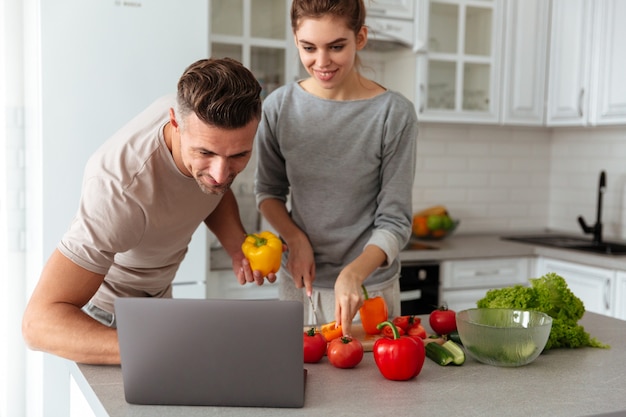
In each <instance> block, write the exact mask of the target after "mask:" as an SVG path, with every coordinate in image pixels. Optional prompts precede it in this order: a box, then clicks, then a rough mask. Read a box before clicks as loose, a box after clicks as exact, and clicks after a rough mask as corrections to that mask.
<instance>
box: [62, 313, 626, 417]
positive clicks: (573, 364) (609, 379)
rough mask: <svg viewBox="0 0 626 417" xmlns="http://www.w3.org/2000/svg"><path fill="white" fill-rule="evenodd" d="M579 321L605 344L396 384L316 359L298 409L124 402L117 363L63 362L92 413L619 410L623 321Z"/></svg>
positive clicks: (372, 367) (625, 339)
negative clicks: (519, 364)
mask: <svg viewBox="0 0 626 417" xmlns="http://www.w3.org/2000/svg"><path fill="white" fill-rule="evenodd" d="M426 323H427V321H426ZM426 323H425V324H426ZM580 324H582V325H583V326H585V329H586V330H587V331H588V332H589V333H591V335H592V336H594V337H596V338H598V339H599V340H600V341H602V342H604V343H608V344H610V345H611V346H612V348H611V349H596V348H581V349H555V350H551V351H548V352H546V353H544V354H542V355H540V356H539V358H537V360H536V361H535V362H533V363H531V364H529V365H527V366H523V367H519V368H499V367H494V366H490V365H485V364H481V363H479V362H476V361H474V360H473V359H471V358H467V360H466V362H465V364H464V365H462V366H458V367H457V366H447V367H441V366H439V365H436V364H435V363H434V362H432V361H431V360H429V359H428V358H427V359H426V361H425V363H424V367H423V368H422V371H421V373H420V374H419V375H418V376H417V378H415V379H413V380H411V381H403V382H397V381H389V380H386V379H384V378H383V377H382V376H381V374H380V373H379V371H378V369H377V368H376V364H375V363H374V359H373V356H372V353H365V356H364V358H363V361H362V362H361V363H360V364H359V365H358V366H357V367H356V368H354V369H337V368H334V367H333V366H332V365H330V363H329V362H328V359H327V358H323V359H322V361H321V362H320V363H317V364H305V367H306V368H307V369H308V378H307V383H306V394H305V406H304V408H301V409H273V408H272V409H270V408H240V407H179V406H140V405H133V404H128V403H127V402H126V401H125V400H124V392H123V385H122V374H121V369H120V367H119V366H93V365H81V364H76V363H74V362H70V361H68V362H67V364H68V367H69V368H70V372H71V374H72V376H73V377H74V379H75V380H76V382H77V385H78V387H79V388H80V389H81V390H82V392H83V394H84V395H85V397H86V399H87V401H88V402H89V404H90V406H91V407H92V409H93V410H94V414H95V415H96V416H98V417H103V416H110V417H119V416H125V417H134V416H136V417H140V416H151V417H161V416H163V417H165V416H176V417H179V416H214V415H215V416H217V415H219V416H235V415H236V416H246V415H250V416H273V417H274V416H281V415H289V416H320V415H332V416H358V417H363V416H388V415H391V414H393V415H398V416H405V415H459V416H477V417H478V416H480V417H484V416H504V415H506V416H508V417H516V416H520V417H527V416H551V417H559V416H563V417H575V416H590V415H598V414H605V413H616V412H619V411H623V412H624V413H625V414H626V396H624V393H625V392H626V349H625V348H624V346H625V345H626V321H623V320H618V319H613V318H610V317H606V316H602V315H598V314H593V313H586V314H585V316H584V317H583V319H582V320H581V322H580ZM268 383H271V381H268ZM625 414H622V413H620V414H619V415H625ZM611 415H618V414H611Z"/></svg>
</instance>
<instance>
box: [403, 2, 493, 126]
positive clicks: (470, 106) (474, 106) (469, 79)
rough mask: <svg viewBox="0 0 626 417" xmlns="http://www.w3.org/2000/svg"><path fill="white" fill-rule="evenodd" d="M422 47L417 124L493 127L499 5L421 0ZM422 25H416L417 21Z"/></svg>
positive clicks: (418, 72)
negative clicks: (422, 16) (474, 124)
mask: <svg viewBox="0 0 626 417" xmlns="http://www.w3.org/2000/svg"><path fill="white" fill-rule="evenodd" d="M421 5H422V6H421V7H420V13H424V14H426V16H427V17H428V18H427V19H426V24H427V28H420V30H422V31H425V32H426V35H425V39H426V41H425V44H424V45H423V48H422V50H420V53H418V57H417V80H418V81H417V91H416V93H415V96H416V102H415V105H416V107H417V110H418V114H419V115H420V120H422V121H454V122H470V123H475V122H482V123H497V122H498V121H499V105H500V104H499V103H500V96H501V91H500V78H501V77H500V74H501V60H502V54H501V51H502V43H501V40H502V38H503V36H502V33H503V28H502V26H503V25H502V22H503V3H502V1H500V0H482V1H471V0H454V1H443V0H429V1H428V0H423V2H422V3H421ZM423 21H424V20H423V19H422V20H420V22H423Z"/></svg>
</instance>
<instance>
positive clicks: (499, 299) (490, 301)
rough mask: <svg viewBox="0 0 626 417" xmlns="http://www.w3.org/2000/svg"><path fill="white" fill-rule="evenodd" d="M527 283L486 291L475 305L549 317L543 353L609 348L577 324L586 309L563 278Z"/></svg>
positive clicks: (547, 277) (545, 277)
mask: <svg viewBox="0 0 626 417" xmlns="http://www.w3.org/2000/svg"><path fill="white" fill-rule="evenodd" d="M530 284H531V286H530V287H524V286H522V285H515V286H512V287H505V288H499V289H494V290H489V291H487V294H486V295H485V297H484V298H482V299H480V300H478V301H477V303H476V305H477V306H478V307H479V308H517V309H523V310H536V311H541V312H543V313H546V314H548V315H549V316H550V317H552V329H551V330H550V337H549V338H548V342H547V343H546V347H545V350H547V349H554V348H561V347H568V348H577V347H582V346H589V347H597V348H609V347H610V346H609V345H606V344H604V343H602V342H600V341H598V340H597V339H596V338H593V337H591V336H590V335H589V333H587V332H586V331H585V328H584V327H583V326H581V325H579V324H578V321H579V320H580V319H581V318H582V317H583V314H585V306H584V304H583V302H582V301H581V300H580V298H578V297H576V295H575V294H574V293H573V292H572V291H571V290H570V289H569V288H568V286H567V282H566V281H565V279H563V277H561V276H559V275H557V274H555V273H548V274H546V275H544V276H542V277H541V278H531V279H530Z"/></svg>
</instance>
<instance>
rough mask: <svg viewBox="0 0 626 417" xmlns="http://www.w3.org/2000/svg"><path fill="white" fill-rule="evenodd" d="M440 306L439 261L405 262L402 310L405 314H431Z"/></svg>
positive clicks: (402, 273)
mask: <svg viewBox="0 0 626 417" xmlns="http://www.w3.org/2000/svg"><path fill="white" fill-rule="evenodd" d="M437 307H439V263H436V262H419V263H414V262H403V263H402V267H401V269H400V311H401V313H402V315H403V316H407V315H417V314H430V313H431V312H432V311H433V310H435V309H436V308H437Z"/></svg>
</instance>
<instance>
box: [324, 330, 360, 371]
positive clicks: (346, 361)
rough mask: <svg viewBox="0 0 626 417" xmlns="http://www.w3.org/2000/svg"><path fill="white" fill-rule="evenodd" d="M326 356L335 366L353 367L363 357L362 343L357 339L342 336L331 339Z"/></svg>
mask: <svg viewBox="0 0 626 417" xmlns="http://www.w3.org/2000/svg"><path fill="white" fill-rule="evenodd" d="M326 356H328V360H329V361H330V363H332V364H333V365H334V366H335V367H337V368H354V367H355V366H357V365H358V364H359V363H361V360H362V359H363V345H362V344H361V342H359V341H358V340H357V339H353V338H351V337H347V336H342V337H339V338H337V339H333V340H331V342H330V343H329V344H328V349H327V350H326Z"/></svg>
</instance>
